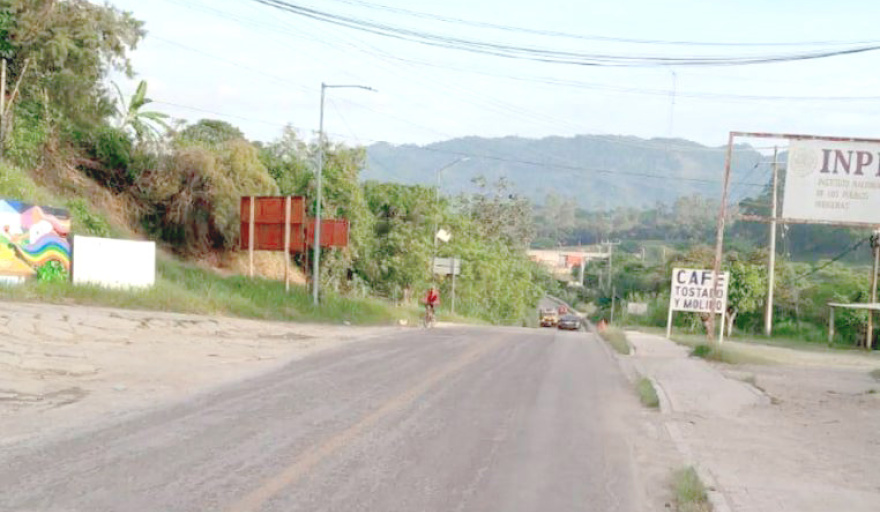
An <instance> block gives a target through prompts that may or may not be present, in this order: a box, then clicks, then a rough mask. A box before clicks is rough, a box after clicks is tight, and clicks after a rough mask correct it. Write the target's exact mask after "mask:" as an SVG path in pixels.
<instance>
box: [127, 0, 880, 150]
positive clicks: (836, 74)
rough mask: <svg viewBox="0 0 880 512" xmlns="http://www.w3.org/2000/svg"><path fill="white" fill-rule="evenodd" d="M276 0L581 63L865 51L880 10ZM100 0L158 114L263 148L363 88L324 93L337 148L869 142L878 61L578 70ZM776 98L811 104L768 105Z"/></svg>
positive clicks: (226, 1) (879, 109) (143, 2)
mask: <svg viewBox="0 0 880 512" xmlns="http://www.w3.org/2000/svg"><path fill="white" fill-rule="evenodd" d="M288 1H289V2H290V3H293V4H296V5H300V6H306V7H310V8H314V9H318V10H322V11H328V12H332V13H335V14H341V15H346V16H352V17H357V18H359V19H369V20H372V21H377V22H382V23H386V24H389V25H393V26H395V27H399V28H406V29H412V30H415V31H418V32H424V33H431V34H438V35H444V36H449V37H456V38H461V39H469V40H479V41H491V42H495V43H503V44H514V45H519V46H529V47H536V48H541V49H553V50H566V51H576V52H582V53H583V52H589V53H598V52H601V53H608V54H614V55H652V56H687V55H724V56H743V55H755V54H771V53H772V54H780V53H798V52H802V51H805V50H817V49H828V48H829V46H828V45H822V46H787V45H776V46H760V47H759V46H751V45H742V43H795V42H828V41H873V40H875V39H876V40H880V35H877V20H878V19H880V2H876V1H872V0H849V1H847V0H838V1H836V2H829V1H827V0H824V1H817V0H797V1H795V0H739V1H736V2H734V1H725V2H721V1H717V0H663V1H658V0H615V1H602V2H598V1H588V0H544V1H540V2H538V1H530V2H523V1H510V0H508V1H501V0H483V1H474V0H444V1H443V2H437V1H435V2H429V1H427V0H409V1H403V0H364V1H361V0H323V1H319V0H288ZM110 3H111V4H113V5H115V6H117V7H119V8H122V9H124V10H130V11H132V12H133V13H134V14H135V16H136V17H137V18H139V19H141V20H144V21H145V22H146V28H147V30H148V32H149V33H148V35H147V37H146V39H145V40H144V41H143V42H142V43H141V45H140V46H139V47H138V49H137V51H136V52H135V53H134V54H133V61H134V66H135V69H136V71H137V73H138V75H139V76H138V79H141V78H143V79H146V80H148V82H149V93H150V94H149V95H150V96H151V97H152V98H153V99H154V100H156V101H157V102H161V103H159V104H158V105H156V106H155V107H156V109H157V110H162V111H165V112H167V113H169V114H171V115H173V116H175V117H178V118H183V119H188V120H196V119H199V118H201V117H211V118H220V119H224V120H227V121H229V122H231V123H233V124H235V125H237V126H239V127H240V128H241V129H242V130H243V131H244V132H245V133H246V134H247V135H248V136H249V137H251V138H253V139H258V140H271V139H274V138H276V137H277V136H278V134H279V132H280V130H281V127H282V126H283V125H285V124H287V123H290V124H292V125H293V126H295V127H296V128H298V129H299V131H300V133H301V134H302V135H303V136H304V137H311V136H312V134H313V133H314V132H316V131H317V127H318V106H319V98H320V92H319V91H320V84H321V82H326V83H331V84H363V85H368V86H371V87H374V88H375V89H377V90H378V92H367V91H362V90H357V89H334V90H330V91H329V92H328V98H327V103H326V112H325V116H326V117H325V128H326V130H327V132H328V133H330V134H331V136H332V137H334V138H336V139H344V140H346V141H348V142H352V143H363V144H369V143H371V142H374V141H388V142H392V143H418V144H424V143H428V142H433V141H437V140H444V139H449V138H453V137H461V136H467V135H478V136H485V137H501V136H508V135H516V136H522V137H545V136H550V135H561V136H569V135H574V134H623V135H637V136H640V137H667V136H670V135H671V136H674V137H682V138H687V139H692V140H696V141H698V142H701V143H704V144H709V145H721V144H723V143H725V142H726V138H727V133H728V132H729V131H731V130H747V131H777V132H780V131H781V132H794V133H815V134H823V135H851V136H864V137H872V136H877V130H876V128H875V125H874V123H875V121H876V119H877V118H878V114H880V51H874V52H869V53H863V54H859V55H850V56H843V57H834V58H828V59H822V60H812V61H802V62H792V63H780V64H762V65H752V66H723V67H686V66H674V67H666V66H659V67H650V68H608V67H583V66H571V65H562V64H549V63H540V62H531V61H523V60H510V59H505V58H501V57H491V56H482V55H474V54H470V53H463V52H460V51H456V50H449V49H441V48H431V47H427V46H422V45H419V44H415V43H411V42H405V41H399V40H393V39H386V38H383V37H381V36H377V35H370V34H365V33H362V32H358V31H355V30H352V29H347V28H342V27H338V26H333V25H329V24H325V23H322V22H319V21H315V20H310V19H306V18H303V17H300V16H297V15H294V14H290V13H286V12H282V11H280V10H277V9H274V8H272V7H269V6H266V5H262V4H260V3H258V2H257V1H255V0H110ZM364 3H372V4H374V5H375V4H381V5H385V6H393V7H398V8H403V9H408V10H412V11H419V12H424V13H430V14H434V15H441V16H444V17H449V18H458V19H463V20H468V21H475V22H486V23H492V24H497V25H505V26H510V27H520V28H528V29H535V30H545V31H555V32H566V33H572V34H578V35H582V36H603V37H615V38H630V39H642V40H659V41H691V42H703V43H706V42H708V43H739V44H740V45H739V46H723V45H722V46H702V45H696V46H695V45H669V44H650V45H647V44H636V43H614V42H609V41H603V40H598V39H588V38H581V39H575V38H565V37H558V36H543V35H535V34H531V33H527V32H521V31H510V30H506V31H504V30H497V29H490V28H485V27H477V26H473V25H467V24H463V23H460V22H442V21H437V20H436V19H432V18H427V17H418V16H412V15H406V14H402V13H395V12H391V11H389V10H387V9H375V8H369V7H367V6H365V5H363V4H364ZM548 82H552V83H548ZM133 85H134V82H130V83H125V85H124V87H123V88H124V90H131V89H132V88H133ZM673 88H674V90H675V95H674V101H673ZM767 97H770V98H767ZM780 97H782V98H780ZM792 97H801V98H803V97H810V98H812V99H810V100H790V99H783V98H792ZM854 97H856V98H861V99H852V98H854ZM865 97H867V98H865ZM872 97H873V98H874V99H872Z"/></svg>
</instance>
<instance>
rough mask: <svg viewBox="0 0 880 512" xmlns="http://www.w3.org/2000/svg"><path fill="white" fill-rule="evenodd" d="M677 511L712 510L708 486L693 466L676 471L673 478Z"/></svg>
mask: <svg viewBox="0 0 880 512" xmlns="http://www.w3.org/2000/svg"><path fill="white" fill-rule="evenodd" d="M672 491H673V494H674V496H675V510H676V512H712V504H711V503H710V502H709V496H708V495H707V494H706V486H705V485H703V482H702V481H701V480H700V477H699V476H698V475H697V472H696V470H694V468H693V467H692V466H688V467H686V468H684V469H681V470H678V471H676V472H675V474H674V475H673V478H672Z"/></svg>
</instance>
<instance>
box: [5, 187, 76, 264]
mask: <svg viewBox="0 0 880 512" xmlns="http://www.w3.org/2000/svg"><path fill="white" fill-rule="evenodd" d="M69 236H70V213H69V212H68V211H67V210H62V209H59V208H50V207H46V206H36V205H32V204H27V203H22V202H20V201H10V200H5V199H0V276H3V277H7V278H13V279H22V278H27V277H31V276H33V275H35V274H36V273H37V269H38V268H40V267H41V266H43V265H45V264H46V263H48V262H49V261H53V260H54V261H57V262H59V263H61V265H62V266H64V268H65V269H66V270H67V271H68V272H70V240H69Z"/></svg>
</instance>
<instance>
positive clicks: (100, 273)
mask: <svg viewBox="0 0 880 512" xmlns="http://www.w3.org/2000/svg"><path fill="white" fill-rule="evenodd" d="M155 281H156V244H155V243H154V242H140V241H133V240H116V239H112V238H95V237H89V236H79V235H77V236H74V237H73V282H74V283H75V284H96V285H98V286H103V287H107V288H146V287H150V286H153V284H154V283H155Z"/></svg>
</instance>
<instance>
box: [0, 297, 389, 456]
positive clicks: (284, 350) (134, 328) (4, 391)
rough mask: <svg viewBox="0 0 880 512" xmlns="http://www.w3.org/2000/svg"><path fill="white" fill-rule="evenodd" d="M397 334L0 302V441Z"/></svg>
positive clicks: (60, 430) (130, 410) (77, 424)
mask: <svg viewBox="0 0 880 512" xmlns="http://www.w3.org/2000/svg"><path fill="white" fill-rule="evenodd" d="M400 330H401V328H398V327H352V326H335V325H317V324H295V323H284V322H267V321H255V320H243V319H235V318H225V317H208V316H198V315H185V314H176V313H161V312H141V311H131V310H115V309H108V308H96V307H82V306H56V305H40V304H18V303H8V302H4V303H0V335H2V336H0V368H2V372H0V416H2V417H3V418H4V421H3V422H2V423H0V445H3V444H12V443H19V442H24V441H28V440H35V439H41V438H45V437H47V436H54V435H62V434H64V433H69V432H72V431H75V430H79V429H83V428H90V427H95V426H98V425H101V424H106V423H108V422H113V421H120V420H121V419H122V418H123V417H128V416H131V415H132V414H135V413H138V412H142V411H144V410H148V409H151V408H154V407H158V406H161V405H165V404H169V403H173V402H176V401H180V400H183V399H186V398H188V397H192V396H195V395H197V394H199V393H202V392H205V391H208V390H210V389H213V388H215V387H218V386H221V385H224V384H228V383H231V382H235V381H238V380H241V379H245V378H249V377H253V376H256V375H258V374H261V373H265V372H267V371H271V370H272V369H274V368H278V367H280V366H282V365H284V364H287V363H288V362H290V361H293V360H295V359H299V358H302V357H306V356H308V355H311V354H315V353H317V352H320V351H324V350H328V349H332V348H336V347H340V346H342V345H344V344H346V343H350V342H354V341H358V340H365V339H369V338H377V337H383V336H387V335H390V334H393V333H395V332H398V331H400Z"/></svg>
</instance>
